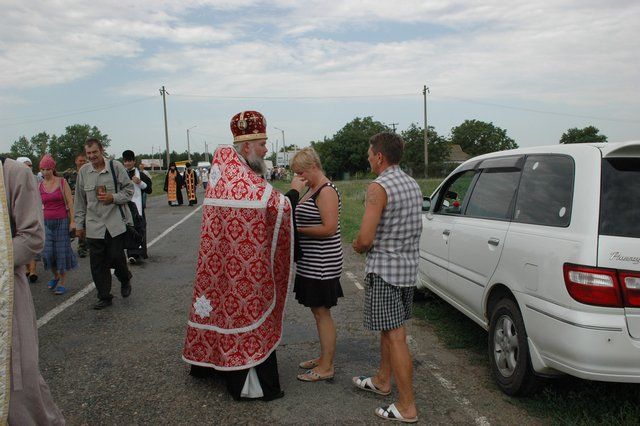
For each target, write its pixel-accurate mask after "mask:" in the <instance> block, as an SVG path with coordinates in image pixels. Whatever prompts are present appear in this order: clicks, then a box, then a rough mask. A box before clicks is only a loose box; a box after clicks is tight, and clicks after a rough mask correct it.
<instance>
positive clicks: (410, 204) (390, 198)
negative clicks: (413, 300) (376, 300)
mask: <svg viewBox="0 0 640 426" xmlns="http://www.w3.org/2000/svg"><path fill="white" fill-rule="evenodd" d="M374 182H376V183H378V184H379V185H380V186H382V187H383V188H384V190H385V192H386V193H387V205H386V207H385V208H384V210H383V211H382V217H381V219H380V223H379V224H378V228H377V229H376V236H375V239H374V241H373V247H372V248H371V250H370V251H369V252H368V253H367V262H366V265H365V273H366V274H369V273H374V274H377V275H379V276H380V277H382V279H383V280H385V281H386V282H387V283H389V284H391V285H394V286H397V287H411V286H415V285H416V276H417V272H418V258H419V248H418V243H419V241H420V233H421V232H422V220H421V218H420V215H421V213H422V192H421V191H420V187H419V186H418V183H417V182H416V181H415V180H414V179H413V178H412V177H411V176H409V175H407V174H406V173H405V172H403V171H402V170H401V169H400V167H399V166H391V167H389V168H387V169H386V170H385V171H383V172H382V173H381V174H380V176H378V178H377V179H376V180H374Z"/></svg>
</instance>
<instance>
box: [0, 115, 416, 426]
mask: <svg viewBox="0 0 640 426" xmlns="http://www.w3.org/2000/svg"><path fill="white" fill-rule="evenodd" d="M230 127H231V133H232V136H233V144H232V145H223V146H220V147H219V148H218V149H217V150H216V151H215V152H214V153H213V157H212V161H211V166H210V169H209V170H206V171H205V173H206V174H205V173H202V172H201V173H200V179H199V178H198V174H197V173H196V172H195V171H194V170H193V169H192V168H191V167H190V165H189V164H187V167H186V169H185V171H184V173H183V174H180V172H179V171H178V170H177V168H176V165H175V163H171V164H170V167H169V170H168V171H167V174H166V176H165V182H164V191H165V192H166V193H167V202H168V204H169V206H174V205H180V204H183V202H184V200H183V197H182V188H184V189H185V190H186V191H185V192H186V198H187V201H188V203H189V205H195V204H196V203H197V202H198V200H197V197H196V188H197V185H198V182H199V180H200V181H201V182H202V184H203V187H204V188H205V195H204V200H203V201H202V204H203V207H202V222H201V233H200V240H199V249H198V262H197V267H196V271H195V278H194V280H193V296H192V299H191V302H190V306H189V314H188V320H187V324H186V336H185V340H184V346H183V351H182V359H183V361H184V362H186V363H187V364H189V367H190V374H191V375H192V376H194V377H195V378H200V377H208V376H210V375H214V374H215V375H217V376H221V377H222V378H223V379H224V382H225V383H226V387H227V390H228V392H229V393H230V395H231V396H232V397H233V398H235V399H237V400H255V399H260V400H264V401H270V400H274V399H278V398H281V397H283V396H284V391H283V390H282V388H281V386H280V380H279V374H278V360H277V356H276V348H277V347H278V345H279V343H280V341H281V338H282V332H283V327H286V324H285V323H284V319H285V318H284V313H285V312H284V311H285V304H286V301H287V297H288V296H289V293H291V291H292V293H293V295H294V297H295V299H296V300H297V302H298V303H300V304H301V305H303V306H305V307H308V308H309V309H310V311H311V313H312V315H313V318H314V319H315V322H316V326H317V331H318V338H319V342H320V344H319V348H318V352H317V353H315V354H310V356H309V357H306V359H302V360H300V362H299V367H300V374H298V376H297V378H298V379H299V380H300V381H302V382H306V383H313V382H320V381H325V380H332V379H333V378H334V376H335V367H334V356H335V351H336V326H335V323H334V321H333V318H332V316H331V308H332V307H334V306H336V305H337V304H338V300H339V299H340V298H341V297H343V296H344V295H343V291H342V287H341V284H340V277H341V274H342V269H343V257H344V253H343V250H345V249H346V248H348V249H349V250H353V251H355V252H356V253H360V254H363V255H365V256H366V262H365V270H364V282H365V294H364V306H363V326H364V327H365V328H366V329H368V330H373V331H379V332H380V364H379V366H378V370H377V372H376V373H375V374H372V375H366V374H365V375H356V376H354V377H352V379H351V381H352V383H353V386H354V387H355V388H356V389H357V390H359V391H363V392H371V393H374V394H377V395H380V396H389V395H391V392H392V381H391V378H392V377H393V378H394V382H395V385H396V387H397V396H398V398H397V400H396V401H395V402H394V403H391V404H381V405H380V406H379V407H378V408H375V410H373V413H372V414H375V415H376V416H378V417H380V418H382V419H386V420H393V421H399V422H405V423H414V422H417V421H418V413H417V409H416V404H415V399H414V393H413V371H412V360H411V354H410V352H409V348H408V346H407V343H406V337H407V334H406V329H405V324H406V322H407V320H408V319H409V318H410V317H411V307H412V299H413V292H414V288H415V287H414V286H415V279H416V272H417V265H418V241H419V238H420V232H421V219H420V212H421V207H422V194H421V191H420V188H419V186H418V184H417V183H416V181H415V180H414V179H413V178H411V177H410V176H408V175H407V174H406V173H404V172H403V171H402V170H401V168H400V167H399V163H400V159H401V157H402V154H403V151H404V141H403V140H402V138H401V137H400V136H399V135H397V134H395V133H391V132H384V133H379V134H376V135H374V136H372V137H371V139H370V141H369V146H368V152H367V159H368V162H369V165H370V167H371V171H372V172H373V173H374V174H375V175H376V176H377V177H376V179H375V180H373V181H372V182H371V183H370V184H369V186H368V188H367V192H366V204H365V211H364V215H363V217H362V221H361V224H360V229H359V232H358V234H357V236H356V238H355V239H354V241H352V242H350V244H343V242H342V239H341V228H340V213H341V210H342V200H341V195H340V192H339V190H338V187H337V186H336V185H334V183H333V182H332V181H331V180H330V179H329V178H328V177H327V176H326V175H325V173H324V171H323V168H322V163H321V160H320V158H319V156H318V154H317V153H316V152H315V150H314V149H313V148H311V147H309V148H304V149H301V150H300V151H298V152H297V153H296V154H295V156H294V157H293V158H292V160H291V163H290V169H291V171H292V172H293V173H294V174H295V175H294V176H293V178H292V180H291V185H290V189H289V190H288V192H286V193H285V194H283V193H281V192H280V191H278V190H277V189H275V188H274V187H273V186H271V185H270V183H269V182H268V181H267V180H265V179H264V176H266V175H267V170H266V168H265V163H264V157H265V155H266V153H267V133H266V129H267V123H266V119H265V117H264V116H263V115H262V114H261V113H259V112H257V111H243V112H240V113H238V114H236V115H234V116H233V117H232V119H231V122H230ZM122 158H123V163H120V162H119V161H116V160H109V159H108V158H107V157H106V156H105V153H104V147H103V146H102V142H101V141H100V140H99V139H88V140H87V141H86V142H85V144H84V152H83V153H82V154H80V155H79V156H78V158H77V159H76V165H77V170H76V171H75V172H74V173H71V174H69V176H65V177H66V178H67V179H64V178H62V177H59V176H57V173H56V172H55V166H56V164H55V160H54V159H53V158H52V157H51V156H49V155H45V157H43V158H42V160H41V161H40V164H39V165H40V171H41V174H42V176H41V178H37V177H36V176H35V175H34V174H33V173H32V172H31V170H30V169H29V167H28V166H29V165H30V161H25V159H21V161H15V160H12V159H9V158H6V159H5V158H2V165H0V209H1V212H2V218H3V220H0V235H1V236H2V245H1V246H0V272H2V274H3V276H2V282H1V284H0V321H2V324H0V326H1V327H2V328H1V330H3V331H6V332H3V333H2V334H0V337H1V338H2V341H1V342H0V367H2V368H3V369H4V370H3V372H4V373H6V374H3V375H2V376H1V377H2V379H0V382H1V383H0V423H2V422H3V421H5V422H8V423H9V424H15V425H30V424H55V425H58V424H64V418H63V416H62V413H61V412H60V410H59V409H58V407H57V406H56V404H55V403H54V401H53V398H52V396H51V393H50V391H49V389H48V387H47V385H46V383H45V381H44V379H43V378H42V376H41V374H40V370H39V367H38V355H37V328H36V325H35V324H36V323H35V311H34V306H33V301H32V298H31V293H30V290H29V280H34V277H33V276H34V275H35V274H36V271H35V267H34V266H33V264H32V262H33V261H34V259H36V258H37V257H38V256H39V257H38V258H39V259H40V260H41V261H42V262H43V264H44V267H45V269H46V270H48V271H51V274H52V279H51V280H50V281H49V282H48V284H47V285H48V287H49V288H50V289H51V291H52V292H53V293H54V294H64V293H65V292H66V291H67V290H66V281H65V279H66V276H67V273H68V272H69V271H70V270H72V269H74V268H75V267H76V266H77V259H76V255H75V253H74V252H73V250H72V249H71V245H70V240H71V237H74V238H76V239H77V240H78V256H80V257H86V256H87V255H88V256H89V261H90V269H91V275H92V278H93V280H94V283H95V287H96V290H97V292H96V295H97V300H96V302H95V304H94V305H93V308H94V309H105V308H108V307H110V306H111V305H112V303H113V300H112V299H113V296H112V294H111V287H112V278H111V275H112V274H111V270H110V269H114V270H115V273H114V275H115V276H116V278H117V279H118V281H119V282H120V292H121V295H122V297H128V296H129V295H130V294H131V292H132V286H131V279H132V274H131V272H130V269H129V265H130V264H135V263H137V262H140V261H143V260H144V259H145V258H146V257H147V248H146V214H145V206H146V196H147V195H148V194H150V193H151V190H152V184H151V179H149V176H148V175H147V174H146V172H145V171H144V170H141V169H139V168H137V167H136V160H135V155H134V153H133V152H132V151H130V150H127V151H125V152H124V153H123V155H122ZM26 160H29V159H26ZM85 161H86V163H85ZM27 163H29V164H27ZM40 212H43V213H40ZM134 231H135V232H134ZM131 233H134V234H137V235H138V236H139V237H141V238H140V239H139V240H137V241H138V242H139V244H138V243H136V244H138V245H137V246H136V247H132V246H131V243H130V237H131ZM35 279H36V280H37V276H36V277H35ZM309 386H313V385H309Z"/></svg>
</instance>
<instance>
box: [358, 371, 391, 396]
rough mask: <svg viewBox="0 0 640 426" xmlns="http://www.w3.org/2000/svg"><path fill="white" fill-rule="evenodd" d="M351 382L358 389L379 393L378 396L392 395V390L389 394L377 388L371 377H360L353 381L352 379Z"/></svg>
mask: <svg viewBox="0 0 640 426" xmlns="http://www.w3.org/2000/svg"><path fill="white" fill-rule="evenodd" d="M351 381H352V382H353V384H354V385H355V386H356V387H357V388H358V389H362V390H363V391H367V392H373V393H377V394H378V395H382V396H387V395H391V389H389V390H388V391H387V392H383V391H381V390H380V389H378V388H377V387H375V385H374V384H373V380H372V378H371V377H367V376H359V377H354V378H353V379H351Z"/></svg>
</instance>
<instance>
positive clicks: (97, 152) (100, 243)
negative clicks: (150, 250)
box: [74, 139, 133, 309]
mask: <svg viewBox="0 0 640 426" xmlns="http://www.w3.org/2000/svg"><path fill="white" fill-rule="evenodd" d="M84 148H85V152H86V154H87V159H88V160H89V163H88V164H85V165H84V166H82V168H81V169H80V171H79V172H78V180H77V182H76V193H75V202H74V207H75V220H76V234H77V235H78V237H79V238H84V237H86V239H87V244H88V246H89V262H90V264H91V277H92V278H93V282H94V283H95V285H96V289H97V290H98V299H99V300H98V303H96V304H95V305H94V306H93V308H94V309H103V308H106V307H108V306H111V304H112V301H111V299H112V298H113V296H112V295H111V271H110V268H112V267H113V268H114V269H115V275H116V277H117V278H118V280H119V281H120V283H121V294H122V297H129V295H130V294H131V282H130V281H131V272H129V268H128V267H127V260H126V258H125V255H124V233H125V231H126V224H125V222H124V221H123V220H122V215H121V213H120V211H121V210H122V211H123V212H124V214H125V217H126V220H127V221H129V222H131V214H130V213H129V208H128V207H127V203H128V202H129V201H131V197H132V196H133V183H132V182H131V179H129V175H128V174H127V170H126V169H125V168H124V166H123V165H122V164H121V163H119V162H118V161H115V160H113V169H114V171H115V175H116V179H115V180H116V181H117V185H118V188H117V191H116V187H115V186H114V178H113V174H112V173H111V167H110V165H109V161H107V160H105V158H104V149H103V147H102V142H101V141H100V140H99V139H87V141H86V142H85V144H84ZM121 206H122V207H123V208H122V209H120V207H121Z"/></svg>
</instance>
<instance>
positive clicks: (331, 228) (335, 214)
mask: <svg viewBox="0 0 640 426" xmlns="http://www.w3.org/2000/svg"><path fill="white" fill-rule="evenodd" d="M325 188H327V187H326V186H325V187H322V189H320V193H319V194H318V196H317V197H316V205H317V206H318V210H319V211H320V220H322V225H317V226H309V227H298V232H299V233H301V234H302V235H306V236H308V237H312V238H329V237H332V236H334V235H335V234H336V232H337V231H338V222H339V208H338V193H337V192H336V191H335V190H333V188H331V189H332V190H331V191H325V190H324V189H325Z"/></svg>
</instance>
